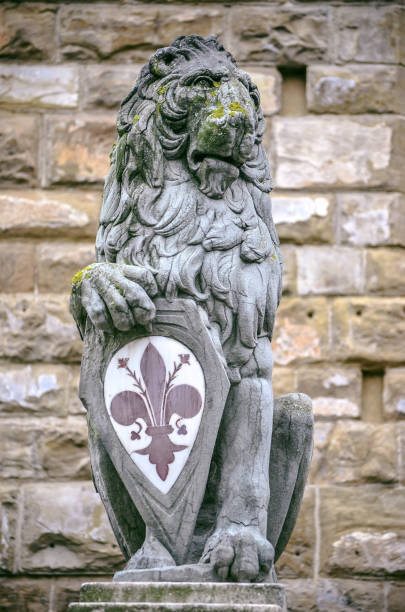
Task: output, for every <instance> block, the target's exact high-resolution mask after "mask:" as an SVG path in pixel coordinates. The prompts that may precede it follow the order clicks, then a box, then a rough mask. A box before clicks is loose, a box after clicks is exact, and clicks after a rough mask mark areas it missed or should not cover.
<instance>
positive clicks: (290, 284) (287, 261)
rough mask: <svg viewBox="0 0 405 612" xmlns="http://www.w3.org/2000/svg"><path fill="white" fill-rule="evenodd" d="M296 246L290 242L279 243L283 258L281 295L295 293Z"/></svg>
mask: <svg viewBox="0 0 405 612" xmlns="http://www.w3.org/2000/svg"><path fill="white" fill-rule="evenodd" d="M296 251H297V249H296V247H294V246H292V245H291V244H282V245H281V254H282V258H283V295H294V294H295V293H297V290H296V287H297V259H296Z"/></svg>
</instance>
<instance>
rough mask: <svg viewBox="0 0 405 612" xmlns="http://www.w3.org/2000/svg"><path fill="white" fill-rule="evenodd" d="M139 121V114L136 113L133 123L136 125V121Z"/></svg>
mask: <svg viewBox="0 0 405 612" xmlns="http://www.w3.org/2000/svg"><path fill="white" fill-rule="evenodd" d="M138 121H139V115H135V116H134V118H133V119H132V125H135V123H138Z"/></svg>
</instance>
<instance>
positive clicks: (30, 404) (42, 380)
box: [0, 363, 83, 416]
mask: <svg viewBox="0 0 405 612" xmlns="http://www.w3.org/2000/svg"><path fill="white" fill-rule="evenodd" d="M77 376H78V371H77V368H75V367H72V366H64V365H57V364H42V363H41V364H33V365H22V364H10V363H3V364H1V365H0V413H1V414H12V415H29V414H30V413H31V414H38V415H39V416H43V415H45V416H49V415H53V416H65V415H67V414H68V413H69V414H82V413H83V407H82V406H81V403H80V402H79V400H78V399H77V389H78V380H77Z"/></svg>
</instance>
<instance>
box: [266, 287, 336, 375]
mask: <svg viewBox="0 0 405 612" xmlns="http://www.w3.org/2000/svg"><path fill="white" fill-rule="evenodd" d="M274 332H275V333H274V337H273V341H272V347H273V355H274V360H275V363H276V364H277V365H289V364H292V363H294V364H295V363H298V362H299V361H304V362H316V361H321V360H323V359H326V358H327V355H328V353H329V350H328V346H329V305H328V302H327V301H326V299H325V298H310V299H306V300H305V302H303V301H302V299H300V298H284V299H283V300H282V302H281V304H280V306H279V309H278V311H277V319H276V325H275V330H274Z"/></svg>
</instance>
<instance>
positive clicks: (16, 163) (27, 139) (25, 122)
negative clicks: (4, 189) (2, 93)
mask: <svg viewBox="0 0 405 612" xmlns="http://www.w3.org/2000/svg"><path fill="white" fill-rule="evenodd" d="M38 139H39V117H36V116H33V115H22V114H21V115H20V114H15V113H7V112H4V111H2V112H0V151H1V154H0V183H2V184H3V185H6V186H7V185H12V184H15V183H28V184H30V185H35V184H37V183H38V177H37V174H38Z"/></svg>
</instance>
